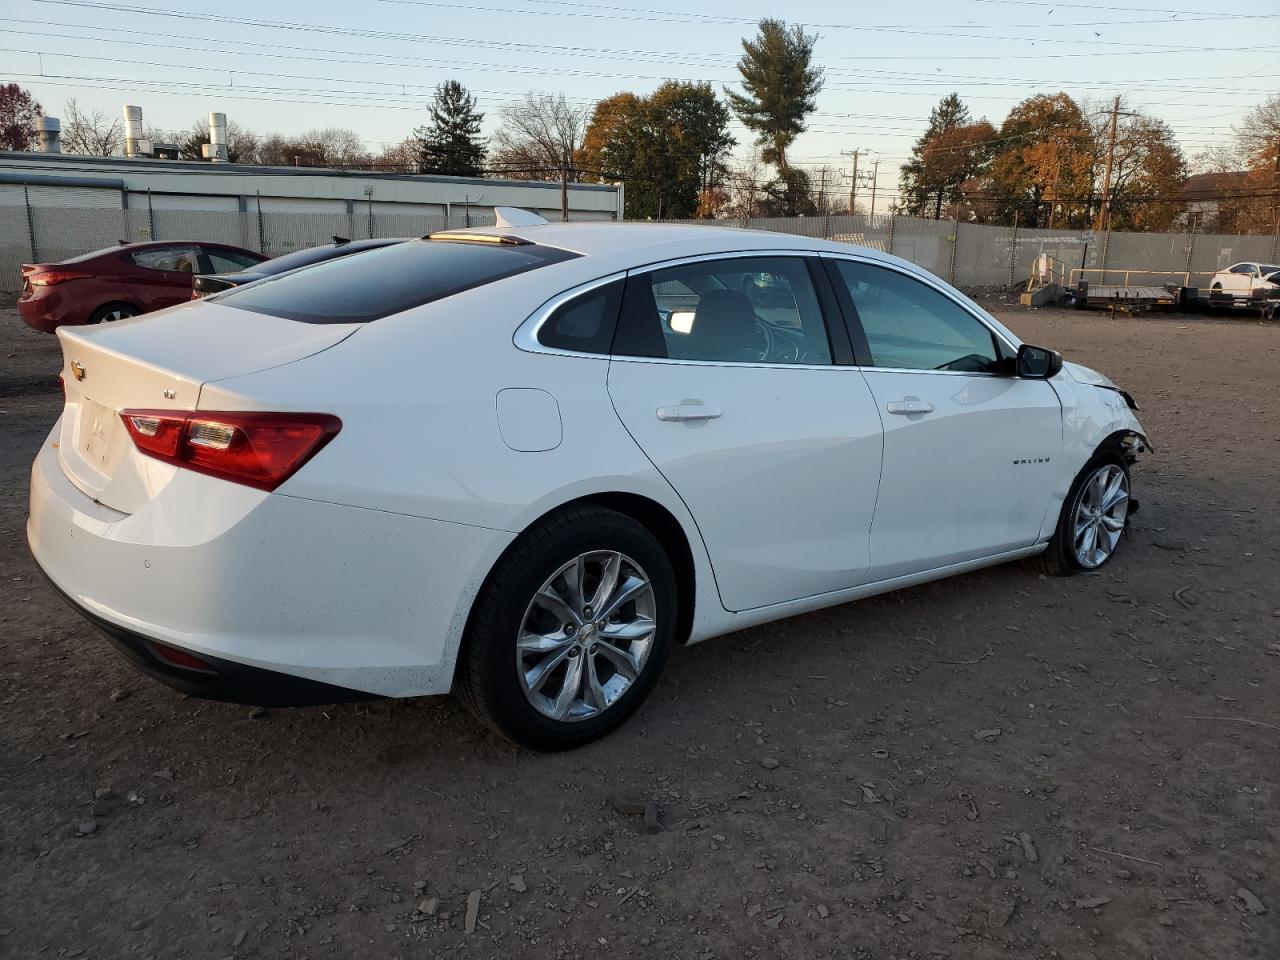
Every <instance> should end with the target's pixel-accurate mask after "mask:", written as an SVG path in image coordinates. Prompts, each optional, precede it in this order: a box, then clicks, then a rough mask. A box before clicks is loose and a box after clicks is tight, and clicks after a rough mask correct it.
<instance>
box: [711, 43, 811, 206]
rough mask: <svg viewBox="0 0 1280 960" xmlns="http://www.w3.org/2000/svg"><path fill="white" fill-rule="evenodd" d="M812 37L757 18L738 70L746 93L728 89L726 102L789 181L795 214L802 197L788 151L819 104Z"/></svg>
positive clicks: (787, 181)
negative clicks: (757, 26)
mask: <svg viewBox="0 0 1280 960" xmlns="http://www.w3.org/2000/svg"><path fill="white" fill-rule="evenodd" d="M817 41H818V38H817V36H816V35H810V34H806V33H805V32H804V30H803V29H801V28H800V27H798V26H797V27H791V28H788V27H787V25H786V24H785V23H783V22H782V21H781V20H770V19H764V20H761V21H760V33H759V34H758V35H757V36H756V38H755V39H754V40H743V41H742V50H743V54H742V58H741V59H740V60H739V61H738V72H739V73H741V74H742V88H743V89H744V90H745V91H746V95H745V96H744V95H743V94H740V93H736V92H734V91H732V90H726V91H725V96H726V97H727V98H728V100H729V105H730V106H731V107H732V108H733V111H734V113H736V114H737V115H738V119H739V120H741V121H742V123H743V125H745V126H746V127H747V129H748V130H751V131H752V132H754V133H755V134H756V139H757V142H758V143H759V144H760V146H761V147H762V148H763V149H762V152H761V156H762V157H763V159H764V161H765V163H771V164H773V165H774V166H775V167H777V168H778V176H779V179H780V180H781V181H782V182H783V183H785V184H787V185H788V188H789V189H788V191H787V198H788V199H787V204H786V205H787V208H788V209H787V212H788V214H790V215H794V214H795V213H797V212H798V210H799V206H800V205H801V203H802V200H803V198H802V197H801V196H800V195H799V194H798V193H796V192H795V191H794V190H792V189H790V188H791V187H793V186H795V185H796V183H797V182H798V181H796V180H795V178H793V177H792V176H791V175H790V168H789V165H788V163H787V149H788V148H789V147H790V146H791V144H792V143H794V142H795V139H796V137H798V136H799V135H800V134H802V133H803V132H804V129H805V119H806V118H807V117H808V115H809V114H810V113H812V112H813V111H814V109H815V108H816V107H817V97H818V92H819V91H820V90H821V89H822V68H821V67H817V66H814V65H813V47H814V44H815V43H817Z"/></svg>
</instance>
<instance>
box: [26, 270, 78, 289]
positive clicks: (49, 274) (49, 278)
mask: <svg viewBox="0 0 1280 960" xmlns="http://www.w3.org/2000/svg"><path fill="white" fill-rule="evenodd" d="M90 276H91V274H88V273H81V272H80V271H78V270H40V271H33V272H31V273H28V274H26V275H25V276H24V279H25V280H26V281H27V283H28V284H30V285H31V286H33V287H53V286H56V285H57V284H59V283H66V282H67V281H68V280H86V279H88V278H89V277H90Z"/></svg>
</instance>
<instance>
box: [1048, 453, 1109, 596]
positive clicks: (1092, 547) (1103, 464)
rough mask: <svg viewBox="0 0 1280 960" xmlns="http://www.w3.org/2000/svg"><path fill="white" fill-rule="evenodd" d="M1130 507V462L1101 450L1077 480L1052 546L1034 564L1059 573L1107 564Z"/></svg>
mask: <svg viewBox="0 0 1280 960" xmlns="http://www.w3.org/2000/svg"><path fill="white" fill-rule="evenodd" d="M1129 507H1130V499H1129V464H1128V462H1127V461H1126V460H1125V459H1124V457H1123V456H1121V455H1120V454H1119V453H1117V452H1115V451H1114V450H1103V451H1099V452H1098V453H1096V454H1094V456H1093V458H1092V459H1091V460H1090V461H1089V462H1088V463H1087V464H1085V467H1084V469H1083V470H1081V471H1080V473H1079V475H1078V476H1077V477H1076V479H1075V481H1074V482H1073V483H1072V484H1071V489H1070V490H1069V491H1068V493H1067V499H1066V501H1065V502H1064V503H1063V505H1062V513H1061V515H1060V516H1059V518H1058V526H1057V529H1056V530H1055V531H1054V534H1053V538H1052V539H1051V540H1050V541H1049V547H1048V549H1047V550H1045V552H1044V553H1043V554H1042V555H1041V556H1039V557H1036V558H1035V559H1034V563H1033V565H1034V566H1037V567H1039V568H1040V569H1041V570H1043V571H1044V572H1045V573H1050V574H1053V575H1055V576H1068V575H1070V574H1073V573H1079V572H1081V571H1088V570H1097V569H1098V568H1100V567H1102V566H1103V565H1105V564H1106V563H1107V562H1108V561H1109V560H1110V559H1111V558H1112V557H1113V556H1114V555H1115V552H1116V549H1117V548H1118V547H1119V546H1120V538H1121V537H1122V536H1123V534H1124V531H1125V527H1126V525H1127V524H1128V521H1129Z"/></svg>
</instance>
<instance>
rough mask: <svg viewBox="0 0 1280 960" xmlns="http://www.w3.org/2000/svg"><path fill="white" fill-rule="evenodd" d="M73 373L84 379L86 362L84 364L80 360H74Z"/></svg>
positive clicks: (72, 362)
mask: <svg viewBox="0 0 1280 960" xmlns="http://www.w3.org/2000/svg"><path fill="white" fill-rule="evenodd" d="M71 373H72V374H73V375H74V376H75V378H76V379H77V380H83V379H84V376H85V373H84V364H82V363H81V362H80V361H79V360H72V361H71Z"/></svg>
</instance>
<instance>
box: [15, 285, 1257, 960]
mask: <svg viewBox="0 0 1280 960" xmlns="http://www.w3.org/2000/svg"><path fill="white" fill-rule="evenodd" d="M1004 316H1005V319H1006V320H1007V321H1008V322H1009V323H1010V324H1011V325H1012V326H1013V327H1014V328H1015V329H1016V330H1017V331H1018V332H1019V333H1020V334H1021V335H1022V336H1024V337H1025V338H1027V339H1029V340H1031V341H1033V342H1036V343H1044V344H1047V345H1051V346H1054V347H1058V348H1060V349H1062V350H1063V351H1064V352H1065V353H1066V354H1067V356H1068V357H1069V358H1072V359H1077V360H1080V361H1082V362H1084V363H1087V364H1089V365H1094V366H1098V367H1100V368H1102V369H1103V370H1105V371H1107V372H1109V373H1110V374H1111V375H1112V376H1113V377H1115V378H1116V379H1117V380H1118V382H1119V383H1121V384H1122V385H1123V386H1125V387H1127V388H1128V389H1129V390H1130V391H1132V392H1133V393H1134V394H1136V396H1137V397H1138V399H1139V401H1140V402H1141V403H1142V404H1143V407H1144V413H1143V415H1142V416H1143V420H1144V422H1145V424H1146V426H1147V428H1148V429H1149V431H1150V433H1151V435H1152V438H1153V440H1154V442H1155V444H1156V445H1157V447H1158V450H1159V452H1158V453H1157V454H1155V455H1154V456H1148V457H1147V458H1146V459H1145V460H1144V461H1143V463H1142V464H1141V465H1140V467H1139V469H1138V471H1137V473H1136V475H1135V478H1136V487H1137V493H1138V495H1139V497H1140V498H1141V501H1142V512H1141V513H1140V514H1139V516H1138V517H1137V518H1136V519H1135V522H1134V525H1133V531H1132V535H1131V537H1130V538H1129V540H1128V542H1127V543H1126V544H1125V545H1124V546H1123V549H1122V551H1121V554H1120V556H1118V557H1117V559H1116V561H1115V563H1114V564H1112V565H1111V566H1110V567H1109V568H1108V569H1107V570H1106V571H1105V572H1104V573H1103V574H1101V575H1094V576H1080V577H1076V578H1073V579H1070V580H1051V579H1044V578H1038V577H1037V576H1035V575H1034V574H1031V573H1028V572H1027V571H1025V570H1024V569H1023V568H1021V567H1019V566H1008V567H1001V568H997V569H993V570H989V571H985V572H982V573H978V574H973V575H970V576H966V577H962V578H959V579H956V580H952V581H948V582H943V583H937V584H933V585H930V586H926V587H921V588H918V589H914V590H909V591H906V592H902V593H898V594H893V595H890V596H886V597H882V598H879V599H876V600H872V601H865V602H860V603H858V604H856V605H849V606H844V607H840V608H837V609H834V610H828V611H825V612H823V613H818V614H814V615H811V616H807V617H803V618H799V619H795V620H791V621H787V622H784V623H780V624H774V625H771V626H766V627H761V628H758V629H755V630H751V631H748V632H745V633H741V634H737V635H735V636H732V637H727V638H724V639H722V640H718V641H713V642H710V643H707V644H704V645H702V646H700V647H696V648H693V649H690V650H686V651H678V652H677V655H676V656H675V657H674V658H673V660H672V663H671V666H670V669H669V671H668V674H667V676H666V678H665V679H664V681H663V682H662V683H661V684H660V686H659V688H658V690H657V692H656V694H655V696H654V697H653V699H652V701H651V702H650V703H649V705H648V706H647V707H646V708H645V709H644V710H643V711H642V712H641V714H640V715H639V716H638V717H637V718H636V719H635V720H633V721H632V722H631V723H630V724H629V725H628V726H626V727H625V728H624V729H623V730H622V731H621V732H620V733H618V734H616V735H614V736H613V737H611V738H609V739H608V740H607V741H605V742H603V743H599V744H596V745H594V746H592V747H589V748H586V749H584V750H580V751H578V752H576V753H571V754H567V755H560V756H535V755H532V754H528V753H524V752H521V751H519V750H516V749H513V748H512V747H510V746H509V745H507V744H506V743H504V742H501V741H499V740H497V739H495V738H494V737H493V736H491V735H489V734H488V733H486V732H484V731H482V730H480V729H478V728H477V727H476V726H474V725H473V723H472V722H471V720H470V719H469V718H468V717H467V716H466V714H465V713H464V712H463V711H462V710H461V708H460V706H459V705H458V704H457V703H455V702H454V701H452V700H451V699H447V698H442V699H435V700H421V701H415V702H377V703H374V704H371V705H370V704H367V705H355V706H344V707H337V708H328V709H307V710H294V711H271V712H268V713H266V714H262V713H261V712H260V711H257V712H255V711H251V710H250V709H249V708H246V707H238V706H227V705H222V704H214V703H206V702H201V701H198V700H190V699H185V698H183V697H182V696H180V695H178V694H176V693H174V692H172V691H170V690H168V689H166V688H164V687H161V686H157V685H155V684H153V683H152V682H150V681H148V680H146V679H144V678H142V677H140V676H139V675H137V674H135V673H134V672H133V671H132V670H131V669H130V668H128V667H127V666H126V665H125V664H124V663H123V662H122V661H121V660H120V659H118V658H117V656H116V655H115V654H114V653H113V652H112V650H111V649H110V647H109V646H108V645H107V643H106V642H105V641H104V640H103V639H101V638H100V637H99V636H98V635H97V634H96V633H95V632H94V630H93V629H92V628H90V627H89V626H88V625H87V624H86V623H84V622H83V621H82V620H81V619H80V618H79V617H78V616H76V615H75V614H74V613H73V612H71V611H70V610H69V609H68V608H66V607H65V606H64V605H63V604H62V602H61V601H60V600H58V599H57V598H56V597H55V596H54V594H53V593H52V591H51V590H50V589H49V588H48V587H47V586H46V585H45V584H44V582H43V581H42V580H41V579H40V578H39V576H38V574H37V573H36V570H35V567H34V566H33V564H32V562H31V560H30V559H29V557H28V554H27V549H26V545H25V538H24V532H23V531H24V522H25V516H26V474H27V469H28V465H29V464H30V462H31V459H32V457H33V455H34V453H35V451H36V449H37V447H38V445H39V443H40V442H41V439H42V438H43V436H44V435H45V433H46V431H47V430H48V428H49V426H50V424H51V423H52V422H53V420H54V418H55V416H56V415H57V409H58V405H59V397H58V392H57V386H56V383H55V381H54V378H53V377H54V374H53V371H54V370H55V368H56V366H57V363H56V350H55V344H54V341H53V339H52V338H50V337H45V336H42V335H38V334H34V333H31V332H30V331H28V330H26V329H25V328H24V327H22V326H21V325H20V324H19V323H18V321H17V319H16V317H15V316H14V315H13V313H12V311H0V357H3V358H4V359H3V361H0V436H2V437H3V442H2V443H0V471H2V475H3V481H4V482H3V487H2V488H0V563H2V564H3V571H4V576H3V583H0V656H2V660H0V707H2V712H0V777H2V780H0V844H2V847H0V861H2V862H3V863H4V864H5V868H4V870H3V876H0V955H4V956H11V957H28V956H35V955H43V956H51V957H52V956H58V957H63V956H65V957H72V956H77V957H103V958H115V957H146V956H153V957H157V958H169V957H198V958H205V957H223V956H226V957H271V958H276V957H316V958H320V957H354V956H359V957H381V958H395V957H402V958H410V957H414V958H417V957H422V958H428V957H454V956H469V957H502V958H507V957H517V956H518V957H536V958H544V957H545V958H550V957H593V956H594V957H655V958H686V960H692V958H713V957H714V958H737V957H796V958H808V957H822V956H832V957H842V958H890V957H896V958H906V957H912V958H940V957H950V958H961V957H965V958H967V957H995V956H1016V957H1020V958H1059V957H1060V958H1073V960H1074V958H1081V960H1083V958H1117V957H1141V958H1159V960H1169V958H1178V957H1187V958H1192V957H1195V958H1201V957H1223V958H1227V957H1229V958H1238V957H1260V958H1275V957H1277V956H1280V814H1278V812H1277V811H1280V786H1278V783H1277V778H1278V775H1280V749H1278V748H1280V699H1278V695H1280V589H1277V585H1276V584H1277V576H1278V575H1280V547H1278V546H1277V545H1278V544H1280V516H1278V515H1277V512H1276V509H1275V498H1276V495H1277V493H1280V326H1277V325H1271V326H1262V325H1260V324H1258V323H1256V322H1252V321H1248V320H1234V321H1231V320H1221V319H1218V320H1205V319H1184V318H1162V319H1141V320H1133V319H1119V320H1110V319H1108V318H1106V317H1103V316H1084V315H1081V314H1077V313H1067V312H1059V311H1038V312H1034V313H1032V312H1022V311H1017V310H1006V311H1005V313H1004ZM766 760H768V762H767V763H764V762H763V761H766ZM775 760H776V761H777V763H776V764H775V763H774V762H773V761H775ZM620 789H625V790H630V791H634V792H636V793H639V794H641V795H643V796H645V797H647V798H650V799H652V800H655V801H657V803H658V805H659V807H660V811H661V820H662V830H661V832H659V833H657V834H646V833H645V832H644V831H643V829H642V825H641V822H640V818H638V817H632V816H626V815H623V814H620V813H618V812H616V811H615V810H614V809H613V807H612V805H611V802H610V798H611V797H612V796H613V795H614V794H615V793H616V792H617V791H618V790H620ZM96 796H97V797H99V799H97V800H96V802H95V797H96ZM89 831H91V832H89ZM477 898H478V909H477V911H476V918H475V929H474V932H473V933H471V934H470V935H468V934H467V933H466V932H465V930H464V927H465V924H466V921H467V905H468V900H469V899H472V900H473V901H475V900H476V899H477ZM432 909H434V911H435V912H434V915H431V910H432Z"/></svg>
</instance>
